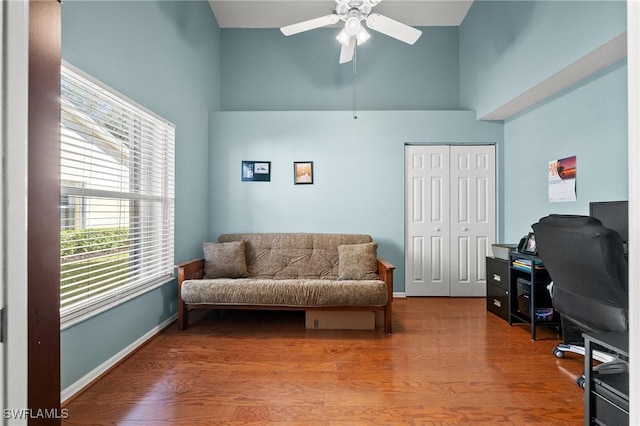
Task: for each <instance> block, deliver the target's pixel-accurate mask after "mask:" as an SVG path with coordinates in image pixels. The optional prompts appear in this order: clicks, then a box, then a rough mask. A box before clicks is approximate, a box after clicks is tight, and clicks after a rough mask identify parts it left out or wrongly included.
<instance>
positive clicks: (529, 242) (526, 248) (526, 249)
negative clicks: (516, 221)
mask: <svg viewBox="0 0 640 426" xmlns="http://www.w3.org/2000/svg"><path fill="white" fill-rule="evenodd" d="M520 252H521V253H526V254H533V255H536V254H538V249H537V247H536V236H535V235H534V234H533V232H529V235H527V238H526V240H525V241H524V244H523V245H522V249H521V250H520Z"/></svg>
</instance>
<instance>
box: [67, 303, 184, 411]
mask: <svg viewBox="0 0 640 426" xmlns="http://www.w3.org/2000/svg"><path fill="white" fill-rule="evenodd" d="M176 318H178V314H177V313H176V314H173V315H172V316H170V317H169V318H167V319H166V320H164V321H163V322H162V323H160V324H158V325H157V326H155V327H154V328H152V329H151V330H149V331H148V332H147V333H145V334H144V335H142V336H141V337H140V338H139V339H137V340H135V341H134V342H132V343H131V344H130V345H129V346H127V347H126V348H124V349H122V350H121V351H120V352H118V353H117V354H115V355H114V356H112V357H111V358H109V359H108V360H106V361H105V362H103V363H102V364H100V365H99V366H97V367H96V368H94V369H93V370H91V371H90V372H89V373H87V374H85V375H84V376H83V377H82V378H81V379H80V380H78V381H76V382H75V383H73V384H72V385H70V386H69V387H67V388H65V389H64V390H63V391H62V393H61V395H60V401H61V402H62V403H64V402H65V401H66V400H67V399H69V398H71V397H72V396H74V395H75V394H76V393H78V392H80V391H81V390H82V389H84V388H85V387H86V386H88V385H89V384H90V383H91V382H93V381H94V380H95V379H97V378H98V377H100V376H101V375H102V374H104V373H106V372H107V371H109V369H110V368H112V367H113V366H115V365H116V364H117V363H118V362H120V361H121V360H123V359H124V358H126V357H127V356H128V355H130V354H131V353H133V352H135V351H136V350H137V349H138V348H139V347H140V346H142V345H143V344H145V343H146V342H147V341H148V340H149V339H151V338H152V337H154V336H155V335H156V334H158V333H159V332H160V331H162V330H163V329H164V328H165V327H167V326H168V325H169V324H171V323H172V322H173V321H175V320H176Z"/></svg>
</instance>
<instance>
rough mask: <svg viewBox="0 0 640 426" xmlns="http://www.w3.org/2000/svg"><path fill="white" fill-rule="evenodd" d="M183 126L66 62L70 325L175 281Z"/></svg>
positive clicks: (65, 263) (64, 256) (65, 302)
mask: <svg viewBox="0 0 640 426" xmlns="http://www.w3.org/2000/svg"><path fill="white" fill-rule="evenodd" d="M174 139H175V127H174V126H173V124H171V123H169V122H168V121H166V120H164V119H163V118H161V117H159V116H157V115H155V114H153V113H151V112H149V111H147V110H146V109H144V108H142V107H140V106H139V105H137V104H135V103H134V102H132V101H130V100H128V99H127V98H125V97H124V96H122V95H120V94H119V93H117V92H115V91H113V90H112V89H110V88H108V87H106V86H105V85H103V84H102V83H100V82H98V81H96V80H95V79H93V78H92V77H89V76H88V75H86V74H85V73H83V72H81V71H79V70H77V69H76V68H74V67H72V66H71V65H69V64H66V63H64V64H63V67H62V78H61V149H60V156H61V169H60V171H61V200H60V209H61V212H60V222H61V244H60V255H61V256H60V259H61V262H60V265H61V286H60V291H61V305H60V314H61V320H62V322H63V324H64V323H65V322H69V321H72V320H74V319H77V318H79V317H84V316H87V315H91V314H92V313H94V312H100V311H102V310H104V309H107V308H108V307H110V306H112V305H114V304H117V303H120V302H121V301H122V300H125V299H127V298H130V297H133V296H134V295H136V294H139V293H141V292H144V291H146V290H148V289H150V288H153V287H155V286H157V285H159V284H161V283H164V282H166V281H167V280H168V279H171V278H172V277H173V261H174V256H173V250H174V248H173V244H174V242H173V241H174Z"/></svg>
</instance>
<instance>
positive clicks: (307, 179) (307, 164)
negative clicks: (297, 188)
mask: <svg viewBox="0 0 640 426" xmlns="http://www.w3.org/2000/svg"><path fill="white" fill-rule="evenodd" d="M293 183H294V184H295V185H309V184H312V183H313V161H294V163H293Z"/></svg>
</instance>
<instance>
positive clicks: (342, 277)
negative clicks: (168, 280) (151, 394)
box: [177, 233, 394, 334]
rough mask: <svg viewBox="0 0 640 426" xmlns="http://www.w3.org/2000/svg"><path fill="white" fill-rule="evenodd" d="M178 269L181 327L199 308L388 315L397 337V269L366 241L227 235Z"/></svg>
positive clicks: (358, 236)
mask: <svg viewBox="0 0 640 426" xmlns="http://www.w3.org/2000/svg"><path fill="white" fill-rule="evenodd" d="M203 251H204V258H201V259H195V260H191V261H188V262H184V263H181V264H179V265H177V269H178V327H179V329H180V330H184V329H186V328H187V327H188V322H189V319H188V316H189V315H188V314H189V311H190V310H193V309H265V310H269V309H278V310H304V311H309V310H335V311H382V312H383V314H384V328H385V332H386V333H387V334H391V322H392V318H391V303H392V301H393V270H394V266H393V265H392V264H390V263H388V262H386V261H384V260H382V259H378V258H377V243H376V242H373V241H372V239H371V236H369V235H364V234H311V233H262V234H224V235H221V236H220V237H219V238H218V242H205V243H203Z"/></svg>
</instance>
